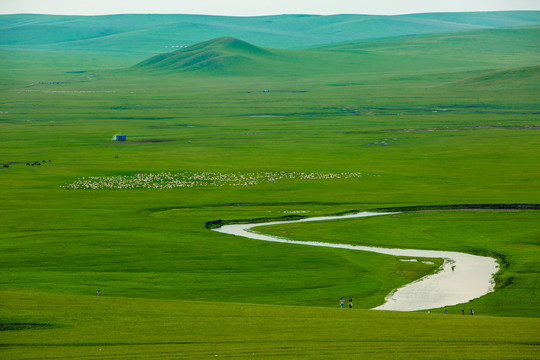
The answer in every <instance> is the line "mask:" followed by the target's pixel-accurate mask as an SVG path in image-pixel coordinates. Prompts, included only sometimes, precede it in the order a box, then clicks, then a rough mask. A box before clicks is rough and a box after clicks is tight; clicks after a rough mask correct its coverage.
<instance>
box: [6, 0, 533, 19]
mask: <svg viewBox="0 0 540 360" xmlns="http://www.w3.org/2000/svg"><path fill="white" fill-rule="evenodd" d="M536 10H540V2H539V1H536V0H514V1H508V0H495V1H494V0H478V1H472V2H471V1H465V0H456V1H453V2H451V3H450V2H433V1H429V0H412V1H409V2H405V3H404V2H401V1H397V0H386V1H379V2H377V3H367V2H363V1H356V0H335V1H333V2H326V1H324V2H323V1H309V0H275V1H272V2H268V1H264V0H252V1H250V2H248V3H242V2H230V1H224V0H200V1H198V2H195V3H186V2H177V1H172V0H155V1H152V2H151V3H149V2H147V1H127V0H117V1H107V0H95V1H93V2H91V3H87V2H85V3H79V2H73V1H67V0H48V1H46V2H45V1H42V0H18V1H14V0H8V1H4V2H2V3H1V4H0V14H2V15H8V14H44V15H45V14H46V15H81V16H95V15H120V14H179V15H180V14H182V15H214V16H241V17H250V16H272V15H286V14H296V15H339V14H358V15H406V14H421V13H440V12H495V11H536Z"/></svg>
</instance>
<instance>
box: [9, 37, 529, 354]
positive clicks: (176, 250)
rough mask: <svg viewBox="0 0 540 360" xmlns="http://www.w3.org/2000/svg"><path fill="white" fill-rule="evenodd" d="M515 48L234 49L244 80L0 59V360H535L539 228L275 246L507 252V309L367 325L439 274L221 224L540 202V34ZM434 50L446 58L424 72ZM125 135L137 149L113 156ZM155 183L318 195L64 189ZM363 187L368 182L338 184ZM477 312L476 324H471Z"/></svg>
mask: <svg viewBox="0 0 540 360" xmlns="http://www.w3.org/2000/svg"><path fill="white" fill-rule="evenodd" d="M520 31H522V33H519V31H516V32H517V33H518V34H517V35H516V34H515V33H516V32H513V33H508V32H504V31H502V30H500V31H495V30H493V31H487V32H482V31H476V32H470V33H462V34H461V35H459V36H457V35H456V36H453V37H452V36H446V35H445V36H444V37H443V38H440V39H438V40H437V36H436V35H428V36H425V37H418V38H414V37H413V38H411V39H408V38H404V39H402V42H401V43H399V41H398V40H395V39H394V40H392V41H390V40H385V41H381V42H370V43H360V44H342V45H340V46H338V47H336V48H334V49H332V48H320V49H311V50H287V51H285V50H268V52H272V54H273V55H272V56H269V57H266V56H264V55H260V54H259V53H258V51H255V52H254V53H250V51H251V50H246V48H245V47H243V45H241V46H240V47H241V49H240V50H238V48H237V49H236V50H234V49H233V50H234V51H237V52H240V53H241V54H240V55H241V56H243V57H244V59H243V60H242V61H241V62H234V61H235V60H234V59H233V60H232V61H233V63H229V61H231V59H230V57H227V56H230V55H231V53H230V52H231V51H233V50H231V48H230V47H227V46H226V47H223V45H222V44H218V43H211V44H210V46H211V48H208V49H206V50H204V49H203V50H202V51H203V53H202V54H201V56H202V57H205V58H206V59H207V58H208V57H209V56H210V55H209V53H210V52H218V53H220V54H225V55H223V56H224V60H223V62H216V63H215V68H213V69H206V70H205V69H203V70H200V71H191V70H190V71H184V70H185V69H184V70H182V69H180V71H175V70H173V69H171V68H168V67H164V68H151V69H144V68H141V67H136V66H135V65H136V64H137V63H139V62H140V61H142V60H144V57H140V55H138V54H136V55H134V54H130V53H126V54H111V53H106V52H104V53H97V52H88V53H83V52H80V51H73V52H54V51H43V50H40V51H32V50H24V51H22V50H2V51H1V52H0V57H1V59H2V64H3V65H2V70H1V72H0V79H1V89H0V94H1V96H0V98H1V100H0V129H1V131H0V141H1V153H0V163H1V164H2V166H4V165H7V166H8V167H2V168H0V189H1V190H0V204H1V206H0V219H1V221H0V229H1V231H0V249H1V250H0V251H1V254H2V255H1V264H2V265H1V266H2V271H1V272H0V302H1V304H2V306H1V310H0V319H1V323H0V326H1V329H2V330H4V331H2V332H1V337H0V343H1V347H0V352H1V353H2V357H5V358H9V359H43V358H50V359H57V358H58V359H59V358H64V359H68V358H82V357H84V358H88V359H94V358H96V359H97V358H106V359H117V358H133V359H136V358H162V359H167V358H171V359H173V358H174V359H179V358H189V359H208V358H229V359H248V358H250V359H252V358H268V359H273V358H278V357H279V358H283V359H288V358H291V359H293V358H306V359H333V358H336V359H337V358H342V357H344V356H349V357H353V358H362V357H367V358H403V359H405V358H411V357H413V358H441V357H449V358H469V359H472V358H474V359H478V358H490V359H492V358H506V359H513V358H516V354H519V355H518V357H519V358H531V359H532V358H538V349H537V347H538V333H539V331H540V322H539V321H538V313H539V309H540V303H539V298H538V292H539V291H540V290H539V286H540V284H539V281H540V277H539V276H538V267H539V261H538V259H539V254H538V251H539V241H538V239H539V238H540V230H538V226H537V225H538V223H539V220H540V214H539V213H537V212H535V211H437V212H411V213H403V214H400V215H399V216H398V217H392V216H381V217H377V218H370V219H356V220H343V221H336V222H328V223H324V224H323V223H303V224H288V225H280V226H279V227H273V228H267V229H264V231H265V232H269V233H277V234H280V235H284V234H286V236H289V237H291V238H294V239H299V240H302V239H309V240H321V241H327V242H350V243H358V244H366V245H381V246H384V245H388V246H399V247H410V248H421V249H441V250H456V251H463V252H469V253H475V254H491V255H497V256H501V255H502V256H503V257H504V259H505V261H506V262H505V263H502V262H501V265H504V266H502V271H501V272H500V273H499V274H498V275H497V277H496V280H497V288H496V291H495V292H493V293H490V294H488V295H486V296H484V297H482V298H479V299H474V300H473V301H472V302H471V303H468V304H462V305H457V306H453V307H448V308H447V310H448V315H445V314H444V309H433V310H431V313H430V314H427V313H426V312H425V311H424V312H415V313H399V312H379V311H369V310H368V309H369V308H371V307H374V306H377V305H380V304H381V303H382V302H383V301H384V297H385V296H386V295H387V294H388V293H389V292H390V291H392V289H395V288H396V287H399V286H401V285H404V284H406V283H409V282H411V281H414V280H415V279H418V278H419V277H421V276H423V275H425V274H428V273H430V272H433V271H436V268H437V266H438V264H440V261H439V262H436V264H434V265H427V264H422V263H407V262H402V261H399V259H397V258H395V257H391V256H384V255H379V254H373V253H362V252H351V251H346V250H338V249H325V248H311V247H307V246H296V245H285V244H274V243H262V242H257V241H254V240H249V239H244V238H237V237H233V236H227V235H223V234H219V233H216V232H212V231H209V230H208V229H207V228H206V227H205V223H206V222H209V221H213V220H218V219H222V220H233V219H253V218H267V217H281V216H285V215H291V214H299V215H303V216H316V215H328V214H335V213H339V212H343V211H351V210H371V209H378V208H385V207H393V206H415V205H453V204H538V203H540V191H539V189H540V167H539V166H538V160H539V151H538V149H539V148H540V137H539V136H538V131H539V130H538V129H539V123H538V114H539V111H540V110H539V102H538V98H539V91H540V88H539V87H538V83H539V82H538V80H539V71H538V66H537V65H538V62H539V52H538V45H535V44H534V39H535V36H536V35H535V34H537V33H538V29H537V28H527V29H524V30H523V29H522V30H520ZM478 39H480V40H478ZM439 40H440V41H439ZM473 40H474V41H477V42H474V41H473ZM438 41H439V42H438ZM433 42H436V43H438V44H448V46H447V47H446V48H445V47H444V46H439V45H437V47H436V51H435V52H434V53H433V54H432V56H431V57H430V56H429V54H430V53H429V48H430V45H429V44H431V43H433ZM498 42H499V43H500V44H503V45H504V46H502V45H501V46H497V43H498ZM475 44H476V45H477V46H476V48H478V47H482V49H483V51H482V52H479V55H477V54H475ZM237 45H238V44H237V43H236V44H235V46H237ZM460 48H462V49H466V51H465V50H464V51H463V53H462V54H461V55H462V56H457V55H456V53H455V51H456V49H457V50H459V49H460ZM406 49H410V51H409V50H406ZM422 49H423V50H422ZM204 51H207V52H204ZM246 51H247V53H246ZM509 54H511V56H510V55H509ZM150 55H151V54H149V56H150ZM240 55H239V56H240ZM149 56H148V57H149ZM246 59H247V60H246ZM223 64H225V65H227V66H228V67H227V69H228V70H227V71H221V70H220V67H221V66H223ZM229 65H230V66H229ZM261 66H262V68H263V69H267V70H268V72H269V73H270V74H272V76H264V71H261V70H260V69H261ZM325 69H328V71H325ZM263 89H270V92H269V93H264V92H263ZM115 134H125V135H127V141H125V142H114V141H111V139H112V137H113V135H115ZM49 160H50V161H49ZM36 161H39V162H40V165H27V163H29V164H32V163H34V162H36ZM43 161H45V162H43ZM159 173H171V174H183V173H189V174H191V175H193V174H201V173H214V174H218V173H220V174H227V175H228V176H232V175H231V174H234V176H236V177H242V176H248V174H264V173H272V174H278V173H287V174H290V173H302V174H313V173H317V174H320V176H318V177H311V178H310V177H305V176H296V177H291V176H289V177H287V176H283V177H280V178H279V179H277V180H275V181H274V180H272V181H267V180H265V181H260V182H258V183H242V185H238V184H236V185H235V184H234V183H231V182H226V181H223V182H216V181H208V180H205V179H206V178H203V179H201V180H200V186H194V187H189V186H186V187H174V188H170V189H160V188H152V181H154V180H152V179H153V177H145V179H150V180H148V181H149V184H150V185H149V186H148V187H146V188H135V189H129V188H120V187H118V186H117V185H114V186H112V187H108V188H100V189H72V188H70V187H69V184H73V183H74V182H76V181H83V180H87V179H89V178H92V177H96V178H99V179H105V178H108V177H113V178H121V177H125V178H130V179H132V178H136V177H137V176H138V175H137V174H146V175H148V174H159ZM351 173H355V174H358V176H354V177H352V176H351V177H348V176H341V177H332V176H329V174H351ZM145 181H146V180H145ZM156 183H157V182H156ZM501 258H502V257H501ZM98 289H99V290H101V296H100V297H97V296H96V295H95V294H96V291H97V290H98ZM342 296H344V297H349V296H352V297H354V308H353V310H349V309H343V310H341V309H339V308H338V305H339V298H340V297H342ZM463 308H464V309H465V311H467V310H468V309H469V308H474V309H475V311H476V315H475V316H474V317H472V316H462V315H460V314H461V309H463Z"/></svg>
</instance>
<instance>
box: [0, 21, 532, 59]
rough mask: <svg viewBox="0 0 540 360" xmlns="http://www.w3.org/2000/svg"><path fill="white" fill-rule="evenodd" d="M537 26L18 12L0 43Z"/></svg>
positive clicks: (317, 41)
mask: <svg viewBox="0 0 540 360" xmlns="http://www.w3.org/2000/svg"><path fill="white" fill-rule="evenodd" d="M538 24H540V12H538V11H509V12H486V13H481V12H480V13H449V14H446V13H433V14H411V15H398V16H375V15H369V16H368V15H332V16H317V15H280V16H261V17H221V16H203V15H108V16H56V15H30V14H20V15H3V16H0V32H1V34H2V36H1V37H0V47H2V48H10V49H37V48H39V49H50V50H71V51H73V50H77V51H115V52H133V53H146V54H148V55H150V54H156V53H161V52H164V51H167V50H168V49H169V50H170V49H177V48H179V46H189V45H193V44H195V43H198V42H201V41H205V40H209V39H212V38H217V37H223V36H232V37H236V38H240V39H243V40H245V41H248V42H250V43H254V44H256V45H258V46H264V47H273V48H283V49H292V48H305V47H312V46H318V45H323V44H330V43H335V42H343V41H350V40H359V39H374V38H382V37H395V36H404V35H418V34H426V33H442V32H449V31H460V30H471V29H481V28H496V27H513V26H531V25H538Z"/></svg>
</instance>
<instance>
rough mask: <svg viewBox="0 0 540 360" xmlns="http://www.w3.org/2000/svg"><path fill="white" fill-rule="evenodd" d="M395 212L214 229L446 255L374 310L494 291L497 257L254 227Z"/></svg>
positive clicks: (428, 305)
mask: <svg viewBox="0 0 540 360" xmlns="http://www.w3.org/2000/svg"><path fill="white" fill-rule="evenodd" d="M392 214H396V213H390V212H386V213H382V212H380V213H376V212H359V213H355V214H347V215H341V216H323V217H311V218H305V219H301V220H289V221H273V222H266V223H256V224H234V225H224V226H222V227H220V228H216V229H213V230H214V231H217V232H220V233H225V234H230V235H236V236H243V237H246V238H250V239H255V240H261V241H272V242H279V243H287V244H298V245H310V246H321V247H332V248H340V249H348V250H360V251H371V252H376V253H380V254H387V255H394V256H406V257H410V258H415V257H422V258H442V259H444V262H443V264H442V265H441V267H440V269H439V271H438V272H436V273H435V274H432V275H427V276H424V277H423V278H420V279H418V280H416V281H414V282H412V283H410V284H407V285H405V286H403V287H401V288H399V289H397V290H395V291H392V292H391V293H390V294H389V295H388V296H387V297H386V299H385V303H384V304H382V305H380V306H377V307H375V308H374V309H373V310H395V311H415V310H425V309H433V308H440V307H444V306H449V305H456V304H461V303H466V302H468V301H469V300H472V299H475V298H478V297H480V296H482V295H485V294H487V293H489V292H492V291H493V286H494V281H493V275H494V274H495V273H496V272H497V271H498V264H497V261H496V260H495V259H494V258H491V257H485V256H477V255H471V254H466V253H460V252H453V251H438V250H414V249H391V248H378V247H369V246H359V245H349V244H332V243H324V242H316V241H296V240H289V239H286V238H282V237H275V236H269V235H263V234H259V233H256V232H254V231H252V230H251V229H252V228H254V227H258V226H266V225H278V224H286V223H292V222H307V221H329V220H340V219H350V218H361V217H369V216H383V215H392Z"/></svg>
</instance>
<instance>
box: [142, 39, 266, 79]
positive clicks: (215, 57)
mask: <svg viewBox="0 0 540 360" xmlns="http://www.w3.org/2000/svg"><path fill="white" fill-rule="evenodd" d="M268 57H270V58H271V57H273V54H272V53H271V52H270V51H269V50H266V49H263V48H260V47H258V46H255V45H252V44H250V43H247V42H245V41H242V40H239V39H235V38H233V37H222V38H217V39H213V40H208V41H204V42H201V43H199V44H195V45H192V46H189V47H186V48H182V49H180V50H176V51H173V52H170V53H164V54H160V55H156V56H153V57H151V58H149V59H147V60H144V61H142V62H140V63H139V64H137V65H136V66H135V68H139V69H150V70H177V71H195V70H223V71H231V70H234V69H237V68H238V67H243V68H246V67H249V66H250V65H256V64H257V60H258V59H259V60H265V58H268Z"/></svg>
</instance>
